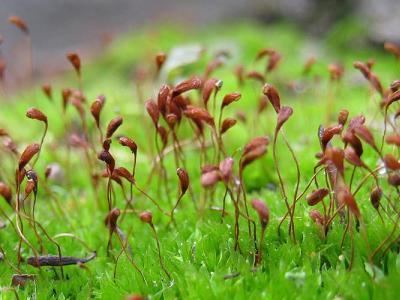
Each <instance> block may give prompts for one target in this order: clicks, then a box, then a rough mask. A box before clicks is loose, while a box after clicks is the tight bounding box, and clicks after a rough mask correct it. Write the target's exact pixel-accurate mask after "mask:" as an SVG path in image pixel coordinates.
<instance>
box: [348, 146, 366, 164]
mask: <svg viewBox="0 0 400 300" xmlns="http://www.w3.org/2000/svg"><path fill="white" fill-rule="evenodd" d="M344 158H345V159H346V160H347V161H348V162H349V163H351V164H352V165H354V166H357V167H363V166H365V164H364V163H363V161H362V160H361V158H360V157H359V156H358V155H357V153H356V151H355V150H354V148H353V147H352V146H347V147H346V148H345V149H344Z"/></svg>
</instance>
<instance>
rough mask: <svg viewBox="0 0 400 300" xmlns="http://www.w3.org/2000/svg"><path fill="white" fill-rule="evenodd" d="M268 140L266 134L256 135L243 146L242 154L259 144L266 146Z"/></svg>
mask: <svg viewBox="0 0 400 300" xmlns="http://www.w3.org/2000/svg"><path fill="white" fill-rule="evenodd" d="M269 142H270V141H269V137H267V136H258V137H255V138H253V139H252V140H251V141H250V142H248V143H247V144H246V146H244V148H243V154H242V156H244V155H246V154H248V153H249V152H251V151H252V150H254V149H256V148H258V147H260V146H267V145H268V144H269Z"/></svg>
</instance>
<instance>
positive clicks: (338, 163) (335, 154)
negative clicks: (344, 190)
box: [324, 147, 344, 176]
mask: <svg viewBox="0 0 400 300" xmlns="http://www.w3.org/2000/svg"><path fill="white" fill-rule="evenodd" d="M324 157H325V158H326V159H328V160H329V161H331V162H332V163H333V165H334V166H335V167H336V169H337V170H338V172H339V174H341V175H342V176H343V174H344V151H343V150H342V149H339V148H335V147H329V148H327V149H326V150H325V153H324Z"/></svg>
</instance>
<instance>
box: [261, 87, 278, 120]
mask: <svg viewBox="0 0 400 300" xmlns="http://www.w3.org/2000/svg"><path fill="white" fill-rule="evenodd" d="M263 94H264V95H265V96H267V98H268V100H269V101H270V102H271V104H272V106H273V107H274V109H275V112H276V113H279V111H280V109H281V99H280V97H279V93H278V91H277V90H276V89H275V88H274V87H273V86H272V85H271V84H269V83H266V84H264V87H263Z"/></svg>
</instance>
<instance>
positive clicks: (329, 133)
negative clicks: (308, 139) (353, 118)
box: [319, 125, 343, 149]
mask: <svg viewBox="0 0 400 300" xmlns="http://www.w3.org/2000/svg"><path fill="white" fill-rule="evenodd" d="M342 130H343V126H342V125H334V126H330V127H326V128H324V127H322V125H321V126H320V128H319V139H320V143H321V146H322V149H325V148H326V146H327V145H328V143H329V142H330V141H331V140H332V138H333V137H334V136H335V135H338V134H340V133H341V132H342Z"/></svg>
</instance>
